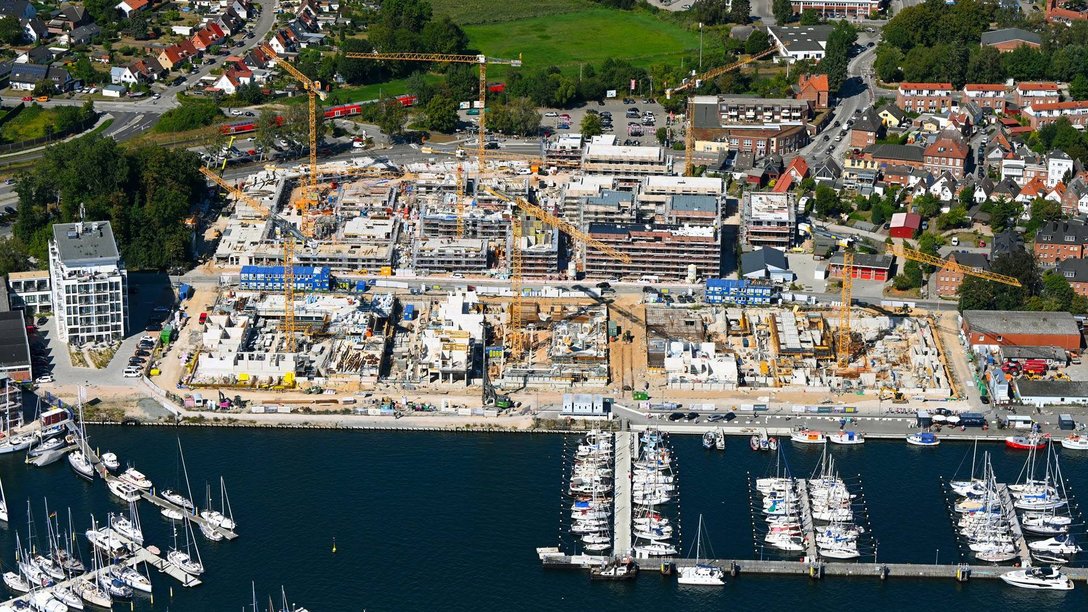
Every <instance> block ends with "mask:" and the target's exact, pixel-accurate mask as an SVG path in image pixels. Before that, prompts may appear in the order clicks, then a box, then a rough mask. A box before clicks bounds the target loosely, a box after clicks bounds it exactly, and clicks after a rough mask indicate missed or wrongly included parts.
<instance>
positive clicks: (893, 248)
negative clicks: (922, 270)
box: [887, 244, 1023, 287]
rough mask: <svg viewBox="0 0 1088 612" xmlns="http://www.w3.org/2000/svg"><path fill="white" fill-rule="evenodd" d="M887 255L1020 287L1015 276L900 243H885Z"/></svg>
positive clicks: (1018, 280)
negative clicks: (967, 264)
mask: <svg viewBox="0 0 1088 612" xmlns="http://www.w3.org/2000/svg"><path fill="white" fill-rule="evenodd" d="M887 253H888V255H892V256H895V257H902V258H903V259H911V260H914V261H917V262H918V263H924V264H928V265H931V266H935V267H937V268H943V269H945V270H951V271H952V272H959V273H960V274H966V275H968V276H976V277H978V278H981V279H985V280H989V281H994V282H996V283H1002V284H1005V285H1010V286H1012V287H1021V286H1023V285H1021V283H1020V279H1018V278H1016V277H1015V276H1007V275H1005V274H998V273H997V272H990V271H989V270H983V269H981V268H974V267H971V266H965V265H963V264H958V263H956V262H954V261H951V260H948V259H941V258H940V257H934V256H933V255H930V254H929V253H923V252H921V251H916V250H914V249H908V248H907V247H905V246H903V245H901V244H889V245H887Z"/></svg>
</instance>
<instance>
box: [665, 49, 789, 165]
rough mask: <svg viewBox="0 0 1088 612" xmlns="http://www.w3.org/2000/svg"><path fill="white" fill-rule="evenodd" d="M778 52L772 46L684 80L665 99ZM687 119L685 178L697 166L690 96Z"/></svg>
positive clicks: (667, 90) (692, 109)
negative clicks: (694, 158) (674, 93)
mask: <svg viewBox="0 0 1088 612" xmlns="http://www.w3.org/2000/svg"><path fill="white" fill-rule="evenodd" d="M776 51H778V47H777V46H775V45H771V46H770V47H768V48H767V49H764V50H763V51H760V52H759V53H756V54H755V55H752V56H750V57H748V58H746V59H742V60H740V61H736V62H733V63H732V64H729V65H726V66H718V67H717V68H711V69H710V70H707V71H706V72H704V73H702V74H699V75H696V76H693V77H690V78H687V79H684V82H683V83H681V84H680V85H678V86H676V87H673V88H671V89H666V90H665V98H666V99H668V100H671V99H672V94H673V92H677V91H686V90H688V89H691V90H694V89H695V88H697V87H699V86H700V85H702V84H703V81H709V80H710V79H714V78H717V77H719V76H721V75H723V74H725V73H727V72H732V71H733V70H736V69H737V68H740V67H742V66H744V65H746V64H750V63H752V62H754V61H756V60H759V59H762V58H764V57H767V56H768V55H773V54H774V53H775V52H776ZM686 119H687V127H686V129H685V131H684V176H691V175H692V174H694V172H695V164H694V161H693V157H694V154H695V104H694V103H693V101H692V98H691V97H690V96H689V97H688V105H687V117H686Z"/></svg>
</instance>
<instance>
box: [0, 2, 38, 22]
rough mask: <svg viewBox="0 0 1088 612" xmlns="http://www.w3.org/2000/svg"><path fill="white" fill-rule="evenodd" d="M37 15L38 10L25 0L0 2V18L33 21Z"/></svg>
mask: <svg viewBox="0 0 1088 612" xmlns="http://www.w3.org/2000/svg"><path fill="white" fill-rule="evenodd" d="M37 14H38V9H36V8H34V5H33V4H31V3H30V2H27V0H0V17H14V18H16V19H33V18H34V16H36V15H37Z"/></svg>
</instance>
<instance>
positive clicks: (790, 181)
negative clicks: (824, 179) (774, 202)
mask: <svg viewBox="0 0 1088 612" xmlns="http://www.w3.org/2000/svg"><path fill="white" fill-rule="evenodd" d="M806 176H808V162H807V161H805V158H804V157H802V156H800V155H798V156H797V157H794V158H793V159H792V160H790V163H789V165H787V166H786V169H785V170H783V171H782V176H780V177H778V182H776V183H775V184H774V189H773V190H772V191H774V192H775V193H785V192H787V191H789V190H790V188H791V187H793V186H794V185H798V184H800V182H801V181H802V180H804V178H805V177H806Z"/></svg>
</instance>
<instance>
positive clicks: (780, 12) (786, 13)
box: [771, 0, 793, 25]
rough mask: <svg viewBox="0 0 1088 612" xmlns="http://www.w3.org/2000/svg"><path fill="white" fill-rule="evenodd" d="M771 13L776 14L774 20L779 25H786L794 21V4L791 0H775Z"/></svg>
mask: <svg viewBox="0 0 1088 612" xmlns="http://www.w3.org/2000/svg"><path fill="white" fill-rule="evenodd" d="M771 11H772V12H773V13H774V20H775V21H777V22H778V24H779V25H785V24H786V22H788V21H790V20H791V19H793V3H792V2H790V0H774V2H773V3H772V4H771Z"/></svg>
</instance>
